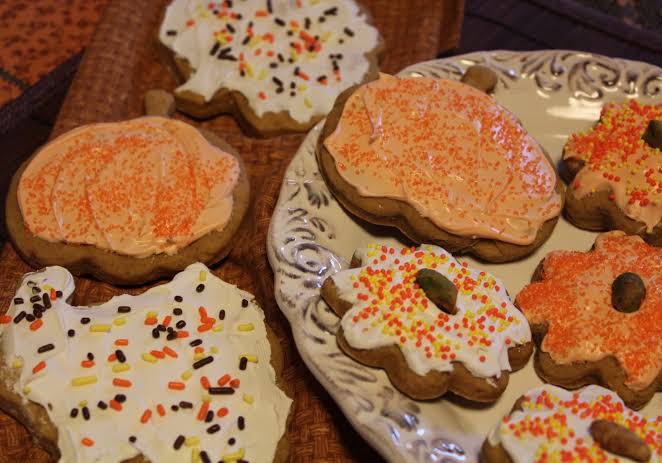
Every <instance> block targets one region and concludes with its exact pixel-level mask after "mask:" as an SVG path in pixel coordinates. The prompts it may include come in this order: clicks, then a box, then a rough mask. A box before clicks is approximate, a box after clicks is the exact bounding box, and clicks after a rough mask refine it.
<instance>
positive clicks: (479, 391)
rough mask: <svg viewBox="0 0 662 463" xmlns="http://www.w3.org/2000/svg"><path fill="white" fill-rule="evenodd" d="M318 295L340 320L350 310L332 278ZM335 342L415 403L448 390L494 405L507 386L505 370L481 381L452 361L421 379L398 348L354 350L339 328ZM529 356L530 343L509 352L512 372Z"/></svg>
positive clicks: (350, 306)
mask: <svg viewBox="0 0 662 463" xmlns="http://www.w3.org/2000/svg"><path fill="white" fill-rule="evenodd" d="M352 262H353V264H352V267H357V266H358V265H355V264H358V263H357V262H356V261H355V260H353V261H352ZM321 295H322V298H323V299H324V300H325V301H326V303H327V304H329V306H330V307H331V309H332V310H333V311H334V312H335V313H336V315H338V316H339V317H342V316H343V315H344V314H345V313H346V312H347V311H348V310H350V309H351V308H352V305H351V304H349V303H348V302H347V301H345V300H343V299H341V298H340V296H339V293H338V287H337V286H336V285H335V283H334V282H333V279H332V278H327V279H326V280H325V281H324V284H323V285H322V290H321ZM336 341H337V342H338V346H339V347H340V349H341V350H342V351H343V352H345V353H346V354H347V355H348V356H350V357H351V358H353V359H354V360H356V361H357V362H360V363H362V364H364V365H368V366H371V367H375V368H381V369H383V370H385V371H386V374H387V375H388V377H389V380H390V381H391V383H392V384H393V386H394V387H395V388H396V389H398V390H399V391H400V392H402V393H403V394H405V395H408V396H409V397H411V398H413V399H416V400H431V399H436V398H438V397H441V396H443V395H444V394H446V392H448V391H451V392H453V393H455V394H457V395H459V396H461V397H464V398H465V399H468V400H470V401H472V402H479V403H490V402H495V401H496V400H497V399H498V398H499V397H500V396H501V394H502V393H503V391H504V390H505V389H506V387H507V386H508V378H509V372H508V371H502V372H501V375H500V376H499V377H498V378H496V377H494V378H480V377H477V376H474V375H473V374H472V373H471V372H470V371H469V370H468V369H467V368H466V367H465V366H464V365H463V364H461V363H459V362H454V363H453V371H451V372H440V371H435V370H432V371H430V372H428V373H427V374H426V375H424V376H421V375H419V374H417V373H415V372H414V371H412V370H411V369H410V368H409V366H408V365H407V361H406V359H405V357H404V355H403V354H402V351H400V348H399V347H397V346H387V347H379V348H375V349H356V348H354V347H352V346H350V345H349V343H348V342H347V340H346V339H345V336H344V334H343V330H342V328H339V330H338V332H337V333H336ZM532 353H533V342H528V343H526V344H524V345H522V346H516V347H512V348H510V349H508V360H509V362H510V365H511V367H512V371H517V370H519V369H520V368H523V367H524V365H526V363H527V362H528V360H529V357H531V354H532Z"/></svg>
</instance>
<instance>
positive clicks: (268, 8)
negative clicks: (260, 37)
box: [267, 0, 274, 14]
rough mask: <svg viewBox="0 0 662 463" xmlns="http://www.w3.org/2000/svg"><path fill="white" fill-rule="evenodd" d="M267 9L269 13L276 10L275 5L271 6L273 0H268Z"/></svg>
mask: <svg viewBox="0 0 662 463" xmlns="http://www.w3.org/2000/svg"><path fill="white" fill-rule="evenodd" d="M267 11H268V12H269V14H271V13H273V12H274V9H273V7H272V6H271V0H267Z"/></svg>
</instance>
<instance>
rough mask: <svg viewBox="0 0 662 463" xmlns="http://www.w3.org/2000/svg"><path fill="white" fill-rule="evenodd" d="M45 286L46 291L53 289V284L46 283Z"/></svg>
mask: <svg viewBox="0 0 662 463" xmlns="http://www.w3.org/2000/svg"><path fill="white" fill-rule="evenodd" d="M43 288H44V290H45V291H50V290H51V289H53V287H52V286H51V285H44V286H43Z"/></svg>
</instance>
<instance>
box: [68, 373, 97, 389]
mask: <svg viewBox="0 0 662 463" xmlns="http://www.w3.org/2000/svg"><path fill="white" fill-rule="evenodd" d="M96 382H97V377H96V376H94V375H92V376H79V377H78V378H74V379H72V380H71V385H72V386H76V387H78V386H87V385H88V384H94V383H96Z"/></svg>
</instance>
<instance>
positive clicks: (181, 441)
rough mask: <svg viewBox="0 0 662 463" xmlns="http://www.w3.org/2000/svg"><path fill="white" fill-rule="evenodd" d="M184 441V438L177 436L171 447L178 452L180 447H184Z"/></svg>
mask: <svg viewBox="0 0 662 463" xmlns="http://www.w3.org/2000/svg"><path fill="white" fill-rule="evenodd" d="M185 440H186V438H185V437H184V436H182V435H181V434H180V435H179V436H177V439H175V443H174V444H172V446H173V447H174V448H175V450H179V449H180V448H181V447H182V445H184V441H185Z"/></svg>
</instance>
